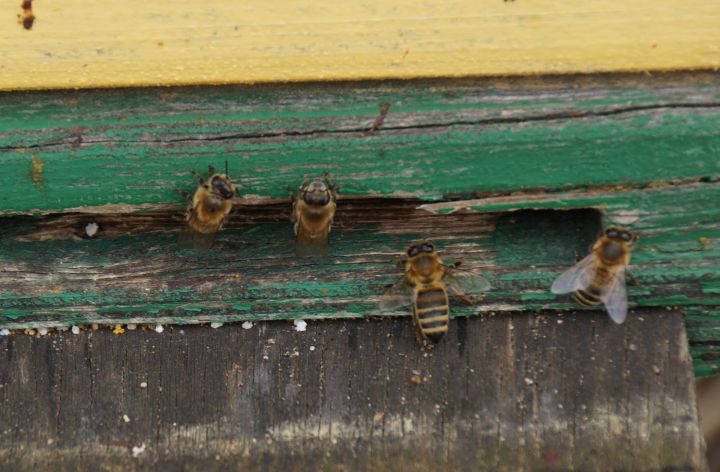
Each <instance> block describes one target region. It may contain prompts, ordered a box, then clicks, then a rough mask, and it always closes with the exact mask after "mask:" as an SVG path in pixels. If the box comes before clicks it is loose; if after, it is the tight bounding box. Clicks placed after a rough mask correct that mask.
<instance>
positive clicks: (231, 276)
mask: <svg viewBox="0 0 720 472" xmlns="http://www.w3.org/2000/svg"><path fill="white" fill-rule="evenodd" d="M2 98H3V100H2V101H0V165H2V166H3V170H4V171H3V172H2V173H0V201H2V208H0V214H2V215H3V218H2V219H1V221H0V328H3V327H5V328H23V327H32V326H35V327H37V326H68V325H70V324H74V323H93V322H99V323H127V322H142V323H158V322H160V323H168V322H173V323H198V322H209V321H230V320H245V319H277V318H295V317H313V316H314V317H361V316H367V315H375V314H377V313H376V312H375V309H376V307H377V304H376V301H377V297H378V296H379V295H380V294H381V293H382V291H383V287H384V285H386V284H388V283H390V282H392V281H393V280H394V279H395V278H396V277H397V276H399V274H398V273H397V272H396V269H395V267H394V261H395V259H396V258H397V257H398V255H399V254H400V253H401V251H402V249H403V248H404V246H405V245H406V244H407V243H408V242H410V241H411V240H413V239H417V238H420V237H428V238H432V239H434V240H436V242H437V243H438V245H439V247H440V249H441V250H442V252H443V255H444V256H445V257H446V258H447V259H449V260H452V259H464V260H465V262H466V264H467V266H469V267H475V268H478V269H480V270H482V271H483V272H484V273H485V274H486V276H487V277H488V278H490V279H491V282H492V283H493V287H494V288H493V290H492V291H491V292H490V293H488V294H487V295H486V297H485V299H484V300H483V302H482V303H479V304H478V305H477V306H476V307H474V308H464V307H453V312H454V313H455V314H457V315H475V314H477V313H479V312H501V311H514V310H535V309H539V308H557V309H563V308H573V307H574V305H572V303H571V301H570V300H569V298H567V297H563V298H557V297H555V296H553V295H552V294H550V293H549V292H548V290H547V288H548V286H549V285H550V283H551V282H552V279H553V277H555V276H556V275H557V274H558V273H559V272H560V271H561V270H563V269H564V268H565V267H567V266H568V265H570V264H571V263H572V261H573V260H574V257H575V252H577V253H580V254H582V253H584V252H585V251H586V250H587V248H588V246H589V245H590V244H591V242H592V239H593V238H594V237H595V235H596V233H597V231H598V229H599V226H600V224H601V220H600V213H598V211H599V212H601V213H602V214H603V215H602V223H603V224H609V223H620V224H625V225H627V226H628V227H629V228H630V229H631V230H633V231H637V232H638V233H639V234H640V237H641V239H640V242H639V244H638V245H637V247H636V249H635V252H634V256H633V261H632V270H633V273H634V274H635V275H636V277H637V278H638V280H639V282H640V285H638V286H636V287H631V289H630V301H631V305H632V306H635V307H641V306H653V307H666V306H677V307H682V308H683V309H684V310H685V311H686V312H687V313H688V328H689V329H690V331H689V332H690V335H691V341H692V344H693V353H694V355H695V361H696V372H698V373H699V374H702V375H706V374H709V373H712V372H717V371H718V369H719V366H718V358H719V357H720V347H719V346H720V344H719V341H718V340H719V339H720V328H718V327H719V326H720V322H719V318H718V311H717V308H716V307H717V306H718V305H720V298H719V296H718V295H719V294H720V279H719V277H720V246H719V244H720V226H719V225H720V209H719V208H718V207H717V205H711V204H709V202H715V201H720V183H719V182H718V176H719V174H720V158H718V153H717V149H720V135H719V134H718V133H717V129H718V128H720V82H719V81H718V78H717V75H716V74H687V75H686V74H669V75H661V76H653V77H652V80H648V79H647V78H646V77H643V78H640V77H637V76H608V77H604V76H603V77H572V78H554V79H539V78H535V79H517V80H507V79H505V80H459V81H420V82H403V83H344V84H323V85H320V84H315V85H301V86H299V85H298V86H258V87H219V88H181V89H145V90H114V91H108V90H98V91H75V92H62V93H59V92H54V93H53V92H41V93H40V92H38V93H13V94H5V95H3V97H2ZM388 105H389V108H388ZM225 159H227V160H228V164H229V167H230V170H231V174H232V175H234V176H235V177H237V179H238V181H239V182H240V184H241V185H242V188H241V192H240V197H241V198H239V199H238V202H237V203H238V205H237V208H236V210H235V211H234V213H233V215H232V217H231V221H230V224H229V226H228V229H227V231H224V232H223V233H222V234H221V235H220V236H219V238H218V240H217V244H216V249H217V250H215V251H211V252H210V253H207V254H202V255H199V254H193V253H188V252H183V251H179V250H177V248H176V246H175V241H176V238H177V235H176V233H177V231H178V229H179V228H180V226H181V225H182V216H181V212H182V209H183V207H184V202H183V200H182V198H181V197H180V195H178V194H177V193H176V192H175V191H174V190H175V189H183V190H187V191H192V190H193V185H194V183H193V179H192V178H191V176H190V174H189V173H188V170H190V169H195V170H203V169H204V168H205V167H206V166H207V165H208V164H215V165H216V166H217V167H222V165H223V163H224V162H223V161H224V160H225ZM324 171H329V172H330V173H331V174H332V176H333V178H334V179H335V180H337V181H338V183H339V184H340V185H341V196H343V200H342V201H341V202H340V207H339V211H338V216H337V225H336V226H335V229H334V231H333V233H332V236H331V237H332V243H331V255H330V258H329V259H328V260H327V261H309V260H303V259H296V258H293V257H291V251H290V241H291V239H292V236H291V232H290V225H289V223H288V222H287V220H286V218H287V211H288V209H289V203H288V202H287V200H282V198H284V197H286V196H287V193H286V192H287V190H286V188H287V187H288V186H295V185H297V184H298V183H299V182H300V181H301V179H302V177H303V176H304V175H317V174H320V173H322V172H324ZM418 206H422V208H423V209H417V208H416V207H418ZM457 207H463V208H466V209H465V210H463V211H455V212H454V213H451V211H452V209H453V208H457ZM529 209H536V210H542V211H538V212H529V211H527V210H529ZM567 209H575V210H576V211H573V212H568V211H558V210H567ZM56 212H58V213H61V214H59V215H54V214H53V213H56ZM433 212H434V213H433ZM470 212H475V213H470ZM448 213H449V214H448ZM17 214H23V215H25V214H33V215H36V216H38V218H29V217H26V216H22V217H11V215H17ZM40 216H42V218H41V217H40ZM91 222H96V223H99V225H100V228H99V231H98V233H97V237H96V238H94V239H93V240H86V239H83V238H84V237H85V226H86V225H87V224H88V223H91ZM391 314H396V315H400V314H407V313H406V312H401V311H396V312H394V313H391Z"/></svg>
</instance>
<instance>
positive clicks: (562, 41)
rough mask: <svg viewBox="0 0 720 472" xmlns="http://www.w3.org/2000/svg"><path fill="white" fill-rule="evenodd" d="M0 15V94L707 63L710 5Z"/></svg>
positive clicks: (710, 62) (715, 63)
mask: <svg viewBox="0 0 720 472" xmlns="http://www.w3.org/2000/svg"><path fill="white" fill-rule="evenodd" d="M21 5H28V6H30V7H31V8H24V9H23V8H21ZM3 13H4V14H3V17H2V22H0V44H3V48H2V50H1V51H0V89H4V90H9V89H45V88H76V87H113V86H128V85H130V86H137V85H179V84H218V83H240V82H242V83H254V82H286V81H308V80H356V79H386V78H417V77H459V76H473V75H474V76H478V75H510V74H548V73H551V74H555V73H591V72H607V71H613V72H617V71H658V70H680V69H712V68H717V67H719V66H720V49H718V44H720V30H719V29H718V28H717V25H718V24H720V5H718V3H717V2H713V1H705V0H686V1H684V2H677V1H675V0H637V1H635V2H632V3H628V2H625V1H622V0H583V1H574V2H556V1H549V0H522V1H501V0H492V1H491V0H483V1H473V0H453V1H449V2H448V1H439V0H434V1H428V2H415V1H410V0H394V1H392V2H387V1H382V0H361V1H354V0H340V1H335V2H332V3H328V2H326V1H321V0H312V1H304V2H302V3H298V2H292V1H289V0H282V1H275V2H272V3H268V2H264V1H260V0H247V1H245V2H231V3H224V2H213V3H210V4H208V3H207V2H205V1H202V0H183V1H181V2H178V1H172V0H155V1H153V2H151V3H148V2H145V1H142V0H126V1H124V2H122V3H117V2H113V1H111V0H101V1H99V2H94V3H93V4H92V6H88V5H87V3H86V2H83V1H81V0H55V1H53V2H49V3H48V2H45V1H42V0H36V1H32V0H29V1H26V2H22V1H20V0H17V1H13V2H4V3H3ZM31 19H32V21H30V20H31Z"/></svg>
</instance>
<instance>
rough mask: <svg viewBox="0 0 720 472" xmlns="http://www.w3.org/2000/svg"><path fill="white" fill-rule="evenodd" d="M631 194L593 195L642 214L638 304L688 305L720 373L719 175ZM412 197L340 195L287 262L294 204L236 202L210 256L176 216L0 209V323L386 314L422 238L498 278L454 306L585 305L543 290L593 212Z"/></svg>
mask: <svg viewBox="0 0 720 472" xmlns="http://www.w3.org/2000/svg"><path fill="white" fill-rule="evenodd" d="M622 196H623V193H617V192H611V193H610V194H607V195H604V196H603V197H602V198H599V197H600V196H599V195H596V198H598V199H597V200H595V201H594V202H592V205H590V206H591V207H592V206H597V207H602V206H605V209H606V211H607V213H606V215H605V218H606V219H609V220H610V221H613V220H618V219H621V218H632V219H633V221H634V223H633V225H632V227H633V228H634V229H635V230H636V231H638V233H639V234H640V241H639V242H638V243H637V247H636V249H635V251H634V256H633V261H632V266H631V270H632V272H633V274H634V276H635V278H636V279H637V280H638V283H639V285H638V286H630V287H629V299H630V304H631V306H633V307H638V308H639V307H643V306H652V307H658V308H663V309H664V308H665V307H668V306H676V307H683V310H684V312H685V314H686V317H687V325H688V332H689V335H690V339H691V342H692V346H693V356H694V359H695V368H696V373H697V374H698V375H700V376H704V375H710V374H712V373H717V372H720V365H719V360H720V357H719V356H718V352H720V349H718V343H720V318H719V317H718V306H720V299H718V296H717V293H718V287H720V275H719V274H720V271H719V270H718V267H720V252H719V251H718V247H717V241H718V240H719V239H720V228H718V221H720V217H719V216H718V211H720V209H718V208H717V207H708V206H707V202H708V201H716V200H718V199H720V184H718V183H703V184H695V185H680V186H672V187H669V188H661V189H654V190H646V191H644V192H642V193H641V198H639V197H638V194H637V192H635V191H630V192H626V195H625V200H623V198H621V197H622ZM531 201H532V202H535V200H531ZM416 206H417V203H413V202H402V201H395V200H392V201H387V200H379V201H378V200H346V201H343V202H341V205H340V206H339V211H338V214H337V220H336V227H335V230H334V232H333V235H332V240H331V242H332V244H331V253H330V257H329V259H327V260H323V261H318V260H313V259H307V258H294V257H292V249H291V242H292V230H291V224H290V222H289V221H288V220H287V217H288V212H289V203H287V202H285V203H283V204H273V205H265V206H250V207H246V208H239V209H238V211H237V213H236V214H234V215H233V217H232V218H231V220H230V225H229V227H228V228H227V230H226V231H224V232H223V233H222V234H221V236H220V237H219V238H218V239H217V241H216V246H215V248H214V250H212V251H210V252H207V253H200V254H196V253H194V252H192V251H188V250H185V249H180V248H178V247H177V245H176V241H177V233H178V230H179V229H180V228H181V227H182V225H183V221H182V214H181V213H179V212H176V213H169V212H160V213H157V212H148V213H137V214H130V215H128V214H123V215H107V214H106V215H92V214H75V215H67V214H63V215H58V216H55V217H48V218H45V219H39V220H36V219H33V218H29V217H22V218H5V219H4V221H2V224H3V226H2V227H1V229H2V232H3V234H5V236H6V237H5V238H4V239H0V264H1V267H2V270H1V271H0V293H2V297H0V327H3V328H11V329H22V328H31V327H35V328H37V327H67V326H70V325H74V324H80V325H82V324H89V323H100V324H121V325H125V324H128V323H141V324H150V325H153V326H154V325H155V324H157V323H160V324H168V323H182V324H186V323H191V324H194V323H209V322H229V321H244V320H258V319H296V318H305V319H315V318H345V317H365V316H394V315H399V316H403V315H404V316H407V315H409V314H410V312H409V309H398V310H395V311H392V312H380V311H378V305H377V302H378V300H379V296H380V295H381V294H382V293H383V291H384V290H385V287H386V285H387V284H389V283H392V282H393V281H394V280H395V279H396V278H397V277H398V276H399V275H400V273H399V272H398V270H397V268H396V267H395V261H396V260H397V259H398V258H399V257H400V256H401V251H402V250H403V248H404V247H405V246H406V245H407V244H408V243H409V242H410V241H412V240H416V239H418V238H420V237H430V238H431V239H432V240H433V241H435V242H436V244H437V245H438V247H439V248H440V250H441V253H442V255H443V256H444V257H445V258H446V260H448V261H453V260H463V261H464V264H465V266H466V267H470V268H476V269H477V270H479V271H481V272H482V273H483V274H484V275H485V276H486V277H487V278H488V279H489V280H490V281H491V283H492V285H493V289H492V290H491V291H490V292H488V293H486V294H485V296H484V298H483V299H482V300H481V301H479V302H478V303H477V304H476V305H475V306H473V307H468V306H465V305H463V304H453V307H452V313H453V314H454V315H456V316H477V315H479V314H481V313H488V312H491V313H501V312H508V311H515V310H530V311H532V310H537V309H540V308H545V309H547V308H553V309H568V308H574V307H575V305H574V304H573V302H572V300H571V299H570V298H569V297H557V296H555V295H553V294H551V293H550V292H549V290H548V287H549V286H550V284H551V282H552V280H553V278H554V277H555V276H557V274H559V273H560V272H561V271H562V270H564V269H565V268H566V267H568V266H569V265H571V264H572V263H573V262H574V257H575V254H576V253H578V254H583V253H584V251H586V250H587V248H588V247H589V246H590V244H591V243H592V242H593V240H594V238H595V235H596V234H597V232H598V230H599V228H600V224H601V217H602V216H601V213H600V212H598V211H597V210H595V209H592V208H586V209H575V210H566V211H557V210H539V211H524V210H517V209H516V211H507V212H502V213H488V214H473V213H465V214H451V215H431V214H429V213H427V212H425V211H422V210H417V209H416ZM521 208H522V206H521ZM626 209H632V211H627V210H626ZM506 210H507V209H506ZM90 222H95V223H98V224H99V233H98V234H99V236H98V237H96V238H94V239H87V236H86V234H85V226H86V225H87V224H88V223H90ZM549 235H552V237H550V236H549ZM83 236H85V238H86V239H82V237H83ZM630 316H631V317H633V316H637V315H636V314H635V313H631V315H630Z"/></svg>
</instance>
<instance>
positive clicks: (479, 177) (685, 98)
mask: <svg viewBox="0 0 720 472" xmlns="http://www.w3.org/2000/svg"><path fill="white" fill-rule="evenodd" d="M388 104H390V108H389V109H388V110H387V115H386V116H385V117H384V120H383V123H382V125H381V126H379V127H378V126H375V127H376V128H377V129H375V130H374V131H373V132H371V133H369V132H368V131H369V130H370V129H371V128H373V125H374V123H375V122H376V120H377V119H378V117H379V116H380V115H381V113H382V111H383V110H384V109H385V107H386V106H387V105H388ZM718 128H720V79H718V77H717V75H712V74H711V75H689V76H685V75H669V76H660V77H653V78H652V80H648V79H647V78H645V79H644V80H643V79H639V78H637V77H634V76H624V77H608V78H604V77H600V78H594V79H589V78H582V77H571V78H560V79H546V80H541V79H522V80H466V81H455V82H453V81H450V82H448V81H425V82H422V81H421V82H391V83H384V82H381V83H350V84H323V85H319V84H316V85H295V86H274V87H271V86H265V87H260V86H258V87H218V88H181V89H145V90H116V91H108V90H96V91H71V92H55V93H51V92H42V93H41V92H38V93H15V94H4V95H3V96H2V100H0V165H2V167H3V169H4V172H2V173H0V201H2V202H3V204H2V208H0V214H9V213H33V214H37V213H50V212H61V211H73V209H75V210H77V209H83V210H86V209H87V207H100V208H98V209H96V210H95V211H96V212H118V211H122V212H128V211H133V210H138V209H147V208H148V207H155V208H158V207H164V205H175V206H179V205H182V204H183V203H184V200H183V199H182V197H181V196H180V195H178V194H177V193H176V192H175V189H184V190H191V189H192V186H193V182H194V180H193V179H192V177H191V176H190V174H189V172H188V171H189V170H190V169H194V170H196V171H203V170H204V169H206V168H207V166H208V164H213V165H215V167H216V168H222V167H223V164H224V161H225V160H226V159H227V161H228V165H229V169H230V173H231V175H232V176H233V177H235V178H236V179H237V180H238V182H239V183H240V184H241V188H240V196H241V197H245V198H249V199H250V200H257V199H258V198H284V197H286V196H287V190H286V189H287V187H288V186H296V185H298V184H299V182H301V181H302V178H303V176H304V175H317V174H321V173H322V172H325V171H328V172H330V173H331V174H332V176H333V177H334V179H335V180H337V182H338V183H339V184H340V185H341V194H344V195H345V196H379V197H405V198H418V199H422V200H426V201H438V200H443V199H446V198H458V197H462V198H472V197H476V196H482V197H484V196H495V195H500V196H506V195H510V194H513V193H514V192H521V191H522V192H526V191H531V192H537V191H545V192H552V191H568V190H578V189H580V190H585V189H596V188H598V187H600V188H605V187H608V186H632V187H644V186H648V185H656V184H658V183H661V184H662V183H667V182H677V181H686V182H694V181H698V180H700V179H712V178H717V176H718V175H719V174H720V162H719V158H718V152H717V149H718V148H719V147H720V135H718V133H717V129H718Z"/></svg>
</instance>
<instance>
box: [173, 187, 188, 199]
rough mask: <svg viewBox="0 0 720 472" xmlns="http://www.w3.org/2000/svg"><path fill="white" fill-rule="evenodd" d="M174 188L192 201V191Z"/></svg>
mask: <svg viewBox="0 0 720 472" xmlns="http://www.w3.org/2000/svg"><path fill="white" fill-rule="evenodd" d="M173 190H175V191H176V192H177V193H179V194H180V195H182V197H183V198H184V199H185V200H187V201H189V202H191V201H192V195H190V193H188V192H186V191H185V190H180V189H179V188H176V189H173Z"/></svg>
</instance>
